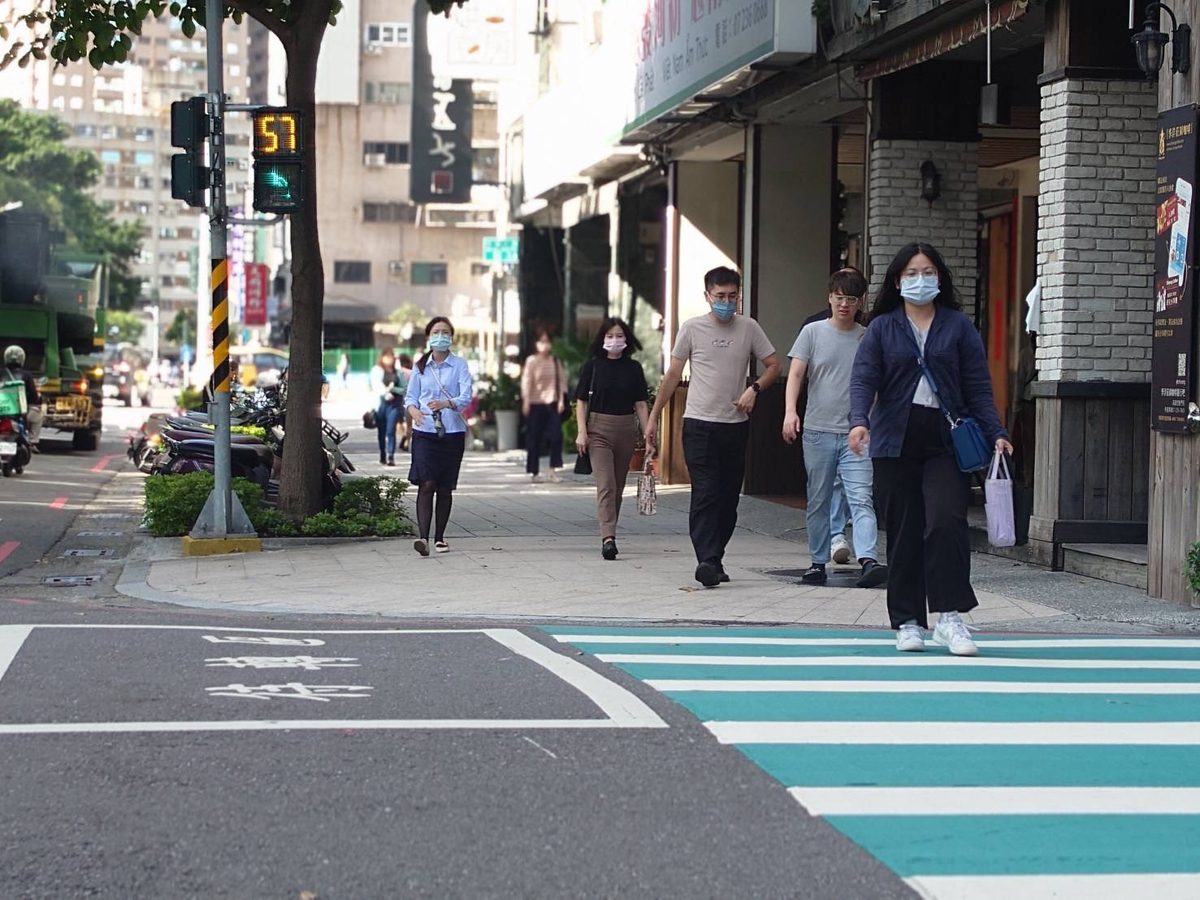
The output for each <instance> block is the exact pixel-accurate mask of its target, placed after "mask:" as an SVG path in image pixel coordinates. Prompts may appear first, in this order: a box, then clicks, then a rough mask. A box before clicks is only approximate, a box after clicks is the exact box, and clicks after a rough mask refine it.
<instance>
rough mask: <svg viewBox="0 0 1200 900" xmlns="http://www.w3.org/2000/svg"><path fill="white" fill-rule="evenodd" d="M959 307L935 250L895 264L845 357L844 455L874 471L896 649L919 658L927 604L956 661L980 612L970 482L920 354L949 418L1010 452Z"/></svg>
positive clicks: (975, 339)
mask: <svg viewBox="0 0 1200 900" xmlns="http://www.w3.org/2000/svg"><path fill="white" fill-rule="evenodd" d="M961 308H962V307H961V304H960V303H959V302H958V297H957V295H956V294H955V291H954V282H953V280H952V279H951V276H950V270H949V269H947V268H946V263H945V261H944V260H943V259H942V257H941V254H939V253H938V252H937V250H935V249H934V248H933V247H931V246H930V245H929V244H922V243H917V244H909V245H908V246H906V247H904V248H903V249H902V250H901V251H900V252H899V253H897V254H896V258H895V259H893V260H892V264H891V265H890V266H888V270H887V274H886V275H885V276H884V279H883V285H882V286H881V287H880V289H879V294H878V295H877V296H876V298H875V306H874V309H873V310H872V311H871V324H870V325H869V326H868V328H867V333H866V334H865V335H864V336H863V339H862V341H861V342H860V344H859V347H858V353H857V354H856V355H855V357H854V373H853V375H852V377H851V381H850V428H851V431H850V448H851V449H852V450H853V451H854V452H855V453H864V452H866V451H867V450H868V447H869V449H870V454H871V459H872V462H873V463H874V468H875V497H876V500H877V502H878V504H879V507H880V510H881V512H882V515H883V520H884V523H885V527H886V530H887V561H888V566H889V570H888V594H887V603H888V615H889V616H890V618H891V623H892V627H893V628H895V629H896V630H897V632H898V633H897V636H896V649H898V650H910V651H911V650H923V649H925V641H924V637H923V636H922V631H921V629H923V628H925V629H927V628H928V627H929V622H928V618H927V616H926V612H925V609H926V601H927V600H928V605H929V609H930V610H931V611H933V612H937V613H940V615H939V621H938V623H937V628H936V629H935V630H934V634H933V639H934V641H935V642H936V643H938V644H942V645H943V646H946V647H949V648H950V652H951V653H953V654H955V655H957V656H974V655H975V653H976V652H977V649H976V647H975V643H974V642H973V641H972V640H971V636H970V633H969V632H968V631H967V628H966V625H964V624H963V621H962V618H961V616H960V613H965V612H968V611H969V610H971V609H974V608H975V607H976V606H978V605H979V602H978V601H977V600H976V599H975V592H974V590H972V588H971V549H970V544H969V540H968V533H967V503H968V500H969V497H970V483H969V481H968V478H967V476H966V475H964V474H963V473H962V472H960V471H959V470H958V463H957V462H956V461H955V458H954V450H953V449H952V447H951V444H950V425H949V422H948V421H947V419H946V416H945V415H944V414H943V412H942V410H941V409H940V408H939V405H938V397H937V395H936V394H935V393H934V391H933V386H931V385H930V384H929V381H928V379H926V378H925V377H924V376H923V375H922V374H921V369H920V366H919V364H918V362H917V353H918V347H920V348H921V351H922V352H923V353H924V355H925V361H926V365H927V366H928V367H929V371H930V373H931V374H932V375H933V378H934V380H935V381H936V382H937V385H936V387H937V390H938V391H939V392H940V394H941V401H942V405H944V406H945V408H946V410H947V411H948V413H949V415H950V416H952V417H953V418H955V419H957V418H960V417H965V416H971V417H974V418H975V419H976V420H978V422H979V424H980V426H981V427H982V428H983V431H984V434H985V435H986V436H987V439H988V440H989V441H991V442H994V443H995V445H996V447H997V449H1000V450H1004V451H1007V452H1009V453H1011V452H1012V445H1011V444H1010V443H1009V442H1008V435H1007V434H1006V433H1005V431H1004V426H1003V425H1001V424H1000V417H999V416H998V415H997V413H996V405H995V402H994V401H993V399H992V382H991V377H990V375H989V374H988V368H987V357H986V356H985V354H984V349H983V342H982V341H981V340H980V339H979V333H978V332H977V331H976V330H975V326H974V325H972V324H971V321H970V319H968V318H967V317H966V316H965V315H963V314H962V312H961V311H960V310H961Z"/></svg>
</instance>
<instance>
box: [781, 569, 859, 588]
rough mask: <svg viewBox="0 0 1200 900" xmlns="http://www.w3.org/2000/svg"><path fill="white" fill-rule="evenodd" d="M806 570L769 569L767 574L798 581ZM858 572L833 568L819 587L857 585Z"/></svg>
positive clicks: (849, 586)
mask: <svg viewBox="0 0 1200 900" xmlns="http://www.w3.org/2000/svg"><path fill="white" fill-rule="evenodd" d="M806 571H808V570H807V569H771V570H770V571H768V572H767V574H768V575H770V576H771V577H772V578H784V579H787V580H788V581H795V582H797V583H799V582H800V576H802V575H803V574H804V573H805V572H806ZM860 574H862V573H861V572H859V571H858V570H857V569H851V570H845V571H838V570H837V569H833V570H831V571H830V572H829V573H828V578H827V580H826V582H825V584H823V585H821V587H834V588H852V587H857V586H858V584H857V582H858V577H859V575H860ZM814 587H815V585H814Z"/></svg>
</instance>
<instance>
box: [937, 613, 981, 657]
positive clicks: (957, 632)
mask: <svg viewBox="0 0 1200 900" xmlns="http://www.w3.org/2000/svg"><path fill="white" fill-rule="evenodd" d="M933 642H934V643H935V644H941V645H942V646H943V647H949V648H950V652H951V653H953V654H954V655H955V656H975V655H976V654H978V653H979V648H978V647H976V646H975V642H974V641H973V640H971V632H969V631H968V630H967V626H966V624H965V623H964V622H963V620H962V619H960V618H958V617H957V616H956V617H954V618H953V619H947V618H946V617H945V616H942V617H941V618H940V619H939V620H938V623H937V627H936V628H934V629H933Z"/></svg>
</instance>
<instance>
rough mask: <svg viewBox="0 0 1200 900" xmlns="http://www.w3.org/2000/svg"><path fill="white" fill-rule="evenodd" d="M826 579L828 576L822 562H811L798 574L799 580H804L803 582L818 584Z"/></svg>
mask: <svg viewBox="0 0 1200 900" xmlns="http://www.w3.org/2000/svg"><path fill="white" fill-rule="evenodd" d="M828 579H829V576H828V575H826V574H825V566H824V565H823V564H822V563H813V564H812V565H811V566H809V567H808V569H807V570H805V572H804V574H803V575H801V576H800V580H801V581H802V582H804V584H817V585H820V584H824V583H825V582H826V581H827V580H828Z"/></svg>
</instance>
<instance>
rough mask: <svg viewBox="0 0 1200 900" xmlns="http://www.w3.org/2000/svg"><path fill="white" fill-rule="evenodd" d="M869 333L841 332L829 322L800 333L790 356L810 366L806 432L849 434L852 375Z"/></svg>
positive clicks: (859, 328)
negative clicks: (856, 354)
mask: <svg viewBox="0 0 1200 900" xmlns="http://www.w3.org/2000/svg"><path fill="white" fill-rule="evenodd" d="M866 331H867V329H865V328H863V326H861V325H855V326H854V327H853V328H851V329H850V330H849V331H840V330H838V329H837V328H835V327H834V325H833V322H831V321H830V320H829V319H822V320H821V321H819V322H813V323H811V324H809V325H805V326H804V327H803V328H802V329H800V334H799V335H797V336H796V343H794V344H793V345H792V349H791V352H789V353H788V356H790V357H791V358H792V359H799V360H802V361H804V362H806V363H808V406H807V407H805V411H804V430H805V431H829V432H833V433H834V434H849V433H850V372H851V370H853V368H854V354H855V353H857V352H858V342H859V341H861V340H862V336H863V335H864V334H865V333H866Z"/></svg>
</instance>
